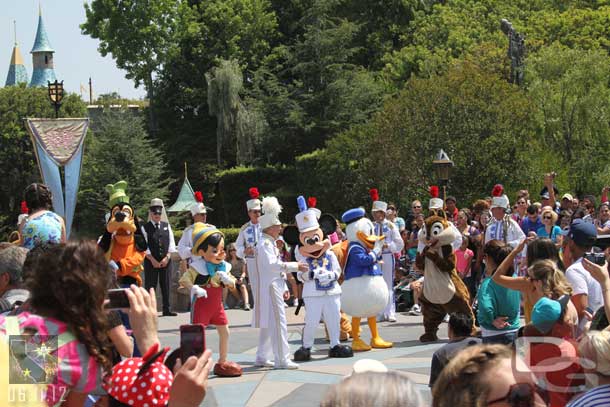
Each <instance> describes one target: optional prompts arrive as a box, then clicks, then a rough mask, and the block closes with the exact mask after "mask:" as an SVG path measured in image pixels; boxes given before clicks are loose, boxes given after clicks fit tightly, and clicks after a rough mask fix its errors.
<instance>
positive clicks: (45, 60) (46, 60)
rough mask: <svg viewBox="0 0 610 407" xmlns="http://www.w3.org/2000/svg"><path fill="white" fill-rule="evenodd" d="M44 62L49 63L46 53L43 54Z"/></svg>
mask: <svg viewBox="0 0 610 407" xmlns="http://www.w3.org/2000/svg"><path fill="white" fill-rule="evenodd" d="M44 64H45V65H49V56H48V55H45V56H44Z"/></svg>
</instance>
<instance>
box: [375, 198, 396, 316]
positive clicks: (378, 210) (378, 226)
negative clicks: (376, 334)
mask: <svg viewBox="0 0 610 407" xmlns="http://www.w3.org/2000/svg"><path fill="white" fill-rule="evenodd" d="M369 192H370V194H371V198H372V199H373V208H372V209H371V212H372V214H373V220H374V221H375V222H374V225H375V235H376V236H385V239H384V243H383V251H382V254H381V258H382V260H383V263H382V264H381V271H382V272H383V279H384V280H385V283H386V285H387V286H388V292H389V293H390V296H389V299H388V305H387V306H386V307H385V309H384V310H383V312H382V313H381V314H379V315H378V316H377V320H378V321H390V322H396V303H395V301H394V265H395V257H394V256H395V255H396V254H397V253H398V254H400V251H401V250H402V248H403V247H404V242H403V240H402V237H400V232H399V231H398V227H396V225H395V224H394V223H392V222H390V221H389V220H387V219H386V211H387V210H388V204H387V203H386V202H383V201H380V200H379V194H378V192H377V190H376V189H371V190H370V191H369Z"/></svg>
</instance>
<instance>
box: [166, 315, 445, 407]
mask: <svg viewBox="0 0 610 407" xmlns="http://www.w3.org/2000/svg"><path fill="white" fill-rule="evenodd" d="M294 310H295V309H294V308H287V309H286V315H287V317H288V334H289V342H290V347H291V349H292V352H293V353H294V351H295V350H296V349H298V348H299V347H300V345H301V329H302V327H303V317H304V314H305V312H304V310H302V311H301V313H300V315H298V316H295V315H294ZM227 316H228V318H229V321H230V323H231V325H230V326H231V338H230V343H229V351H230V355H229V358H230V360H232V361H235V362H238V363H239V364H241V365H242V366H243V368H244V374H243V376H241V377H238V378H220V377H216V376H214V375H211V376H210V380H209V388H208V394H207V395H206V398H205V401H204V402H203V404H202V406H205V407H213V406H222V407H225V406H227V407H233V406H236V407H237V406H252V407H256V406H291V407H298V406H316V405H319V402H320V400H321V399H322V397H323V396H324V394H325V392H326V390H327V388H328V386H329V385H332V384H334V383H337V382H339V381H340V380H341V378H342V377H343V376H345V375H347V374H349V373H350V372H351V368H352V365H353V364H354V362H355V361H356V360H358V359H365V358H369V359H377V360H380V361H382V362H383V363H384V364H385V365H386V366H387V367H388V368H390V369H397V370H401V371H403V372H405V373H406V374H407V375H408V376H409V377H410V378H411V380H413V381H414V382H415V383H417V386H418V387H419V389H420V390H421V391H422V393H423V394H424V396H425V397H426V398H427V399H428V400H429V399H430V390H429V388H428V378H429V374H430V360H431V357H432V353H434V351H435V350H436V349H438V348H439V347H440V346H442V345H443V343H445V342H446V338H447V324H442V325H441V329H440V330H439V337H440V338H441V339H443V338H444V340H441V341H440V342H437V343H434V344H426V345H422V344H421V343H420V342H419V340H418V338H419V336H420V335H421V334H422V333H423V326H422V319H421V318H422V317H421V316H409V315H406V314H398V315H397V317H398V321H397V322H395V323H389V322H384V323H380V324H379V326H380V329H379V331H380V334H381V336H382V337H383V338H384V339H385V340H389V341H393V342H394V347H393V348H391V349H380V350H372V351H370V352H362V353H356V354H355V355H354V357H353V358H347V359H330V358H328V348H329V344H328V342H327V341H326V340H325V339H324V328H323V325H322V324H320V325H319V327H318V333H317V335H316V342H315V345H314V349H315V351H314V352H312V358H313V360H312V361H311V362H307V363H301V365H300V368H299V369H298V370H273V369H270V368H254V367H253V363H254V358H255V353H256V346H257V344H258V330H257V329H253V328H250V318H251V311H243V310H229V311H227ZM188 323H189V313H180V314H178V317H162V318H159V338H160V340H161V343H162V344H163V345H164V346H170V347H171V348H172V349H173V348H176V347H178V346H179V343H180V332H179V327H180V325H181V324H188ZM363 331H364V332H363V335H362V337H363V339H365V341H367V342H368V339H369V338H370V337H369V336H368V327H366V326H363ZM206 346H207V347H208V348H210V349H211V350H212V351H213V352H214V358H215V359H217V357H218V354H217V352H218V335H217V333H216V330H215V329H214V328H208V329H207V330H206Z"/></svg>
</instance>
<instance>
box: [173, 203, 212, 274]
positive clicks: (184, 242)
mask: <svg viewBox="0 0 610 407" xmlns="http://www.w3.org/2000/svg"><path fill="white" fill-rule="evenodd" d="M195 200H196V201H197V203H194V204H193V205H191V216H192V217H193V223H192V224H191V225H190V226H188V227H187V228H186V229H184V232H182V237H181V238H180V241H179V242H178V254H179V255H180V258H181V259H182V260H185V261H186V268H185V270H186V269H188V267H189V265H190V263H191V260H192V257H193V253H192V252H191V250H192V249H193V238H192V235H193V226H194V225H195V223H197V222H201V223H207V220H208V208H207V207H206V206H205V205H204V204H203V195H201V192H199V191H196V192H195ZM210 210H212V209H211V208H210ZM210 226H212V225H210Z"/></svg>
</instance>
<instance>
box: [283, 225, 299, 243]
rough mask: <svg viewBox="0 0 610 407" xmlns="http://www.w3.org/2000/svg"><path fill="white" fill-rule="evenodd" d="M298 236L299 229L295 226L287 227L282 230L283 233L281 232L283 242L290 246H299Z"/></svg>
mask: <svg viewBox="0 0 610 407" xmlns="http://www.w3.org/2000/svg"><path fill="white" fill-rule="evenodd" d="M299 235H300V233H299V229H298V228H297V227H296V225H288V226H286V227H285V228H284V231H283V232H282V237H283V238H284V241H285V242H286V243H288V244H289V245H290V246H298V245H300V244H301V241H300V240H299Z"/></svg>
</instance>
